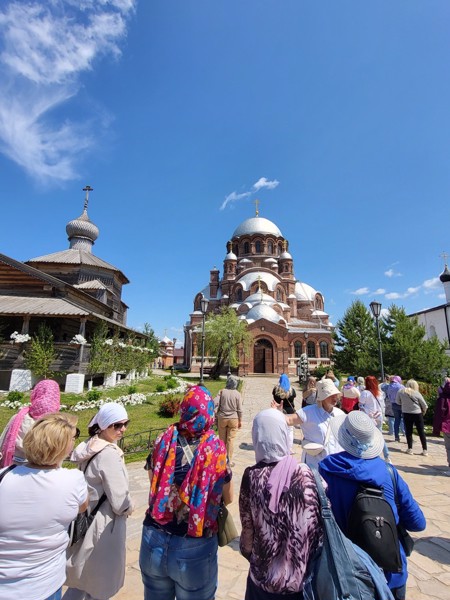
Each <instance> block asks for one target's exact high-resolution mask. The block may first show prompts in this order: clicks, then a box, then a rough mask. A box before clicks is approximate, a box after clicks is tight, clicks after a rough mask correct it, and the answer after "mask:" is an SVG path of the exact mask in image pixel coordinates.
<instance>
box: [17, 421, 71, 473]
mask: <svg viewBox="0 0 450 600" xmlns="http://www.w3.org/2000/svg"><path fill="white" fill-rule="evenodd" d="M77 422H78V418H77V417H75V416H74V415H64V414H61V413H51V414H49V415H46V416H45V417H42V419H39V421H36V423H35V424H34V425H33V427H32V428H31V429H30V431H28V433H27V434H26V435H25V438H24V440H23V449H24V452H25V456H26V458H27V460H28V462H29V463H32V464H34V465H37V466H38V467H51V466H54V465H59V464H60V463H61V462H62V461H63V460H64V458H66V455H67V448H68V447H69V444H70V441H71V440H72V439H73V436H74V433H75V426H76V424H77Z"/></svg>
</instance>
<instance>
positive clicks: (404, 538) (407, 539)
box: [386, 464, 414, 556]
mask: <svg viewBox="0 0 450 600" xmlns="http://www.w3.org/2000/svg"><path fill="white" fill-rule="evenodd" d="M386 467H387V470H388V471H389V475H390V476H391V479H392V485H393V486H394V500H395V505H396V506H397V512H398V518H399V521H398V524H397V532H398V539H399V540H400V544H401V545H402V546H403V550H404V551H405V554H406V556H411V552H412V551H413V550H414V540H413V539H412V537H411V536H410V535H409V533H408V532H407V530H406V529H405V528H404V527H403V525H401V524H400V504H399V502H398V495H397V481H396V479H395V474H394V469H393V468H392V467H391V465H389V464H386Z"/></svg>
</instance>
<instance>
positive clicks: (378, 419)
mask: <svg viewBox="0 0 450 600" xmlns="http://www.w3.org/2000/svg"><path fill="white" fill-rule="evenodd" d="M359 410H360V411H361V412H364V413H366V415H368V416H369V417H370V418H371V419H372V421H373V422H374V423H375V425H376V426H377V427H381V425H382V423H383V419H384V411H385V404H384V392H382V391H381V390H380V393H379V394H378V396H377V397H376V398H375V396H374V395H373V394H372V392H369V390H364V391H363V392H361V396H360V398H359Z"/></svg>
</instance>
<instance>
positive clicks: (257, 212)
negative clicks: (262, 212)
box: [254, 200, 260, 217]
mask: <svg viewBox="0 0 450 600" xmlns="http://www.w3.org/2000/svg"><path fill="white" fill-rule="evenodd" d="M254 204H255V206H256V210H255V217H259V209H258V206H259V205H260V201H259V200H255V202H254Z"/></svg>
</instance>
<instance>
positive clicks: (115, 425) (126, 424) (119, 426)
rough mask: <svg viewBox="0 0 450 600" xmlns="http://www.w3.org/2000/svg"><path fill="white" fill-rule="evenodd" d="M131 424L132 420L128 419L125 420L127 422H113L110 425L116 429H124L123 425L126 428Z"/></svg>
mask: <svg viewBox="0 0 450 600" xmlns="http://www.w3.org/2000/svg"><path fill="white" fill-rule="evenodd" d="M129 424H130V420H129V419H128V421H125V423H113V424H112V425H110V427H114V429H115V430H116V431H119V429H122V427H125V429H126V428H127V427H128V425H129Z"/></svg>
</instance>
